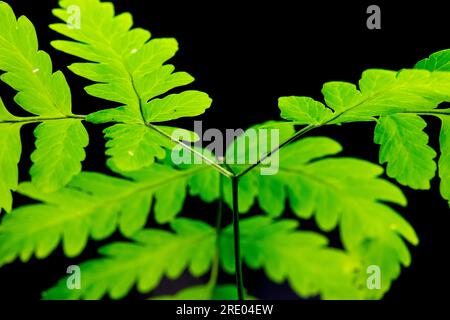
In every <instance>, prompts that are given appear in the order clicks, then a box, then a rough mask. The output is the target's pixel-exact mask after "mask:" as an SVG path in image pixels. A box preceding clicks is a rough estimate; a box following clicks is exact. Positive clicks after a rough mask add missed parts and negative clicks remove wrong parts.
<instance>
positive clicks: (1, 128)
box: [0, 100, 22, 212]
mask: <svg viewBox="0 0 450 320" xmlns="http://www.w3.org/2000/svg"><path fill="white" fill-rule="evenodd" d="M1 107H2V103H1V100H0V110H1ZM20 128H21V125H20V124H14V123H13V124H10V123H7V124H5V123H0V137H2V140H3V141H5V142H6V143H5V142H3V141H2V143H0V211H1V209H5V210H6V211H7V212H10V211H11V209H12V201H13V199H12V194H11V191H15V190H16V189H17V186H18V180H19V172H18V168H17V164H18V163H19V160H20V155H21V153H22V144H21V141H20Z"/></svg>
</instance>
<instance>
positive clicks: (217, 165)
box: [145, 122, 234, 178]
mask: <svg viewBox="0 0 450 320" xmlns="http://www.w3.org/2000/svg"><path fill="white" fill-rule="evenodd" d="M145 124H146V126H148V127H149V128H151V129H153V130H155V131H156V132H158V133H159V134H161V135H163V136H164V137H166V138H168V139H170V140H172V141H173V142H175V143H177V144H179V145H180V146H181V147H183V148H184V149H185V150H187V151H189V152H192V153H193V154H195V155H197V156H199V157H200V158H201V159H202V160H203V161H205V162H206V164H208V165H210V166H211V167H213V168H214V169H216V170H217V171H219V172H220V173H221V174H223V175H224V176H226V177H228V178H233V177H234V174H233V173H232V172H230V171H228V170H227V169H225V168H224V167H222V166H221V165H219V164H217V163H216V162H214V161H212V160H211V159H209V158H208V157H205V156H204V155H203V154H202V153H201V152H198V151H197V150H195V149H194V148H191V147H190V146H188V145H187V144H185V143H184V142H183V141H179V140H177V139H174V138H173V137H172V136H171V135H169V134H167V133H166V132H164V131H162V130H160V129H159V128H158V127H157V126H154V125H153V124H151V123H148V122H147V123H145Z"/></svg>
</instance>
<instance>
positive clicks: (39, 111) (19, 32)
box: [0, 2, 72, 116]
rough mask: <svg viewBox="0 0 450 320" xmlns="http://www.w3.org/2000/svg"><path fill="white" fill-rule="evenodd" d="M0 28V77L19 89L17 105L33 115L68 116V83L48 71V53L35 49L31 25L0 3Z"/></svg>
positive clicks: (35, 42) (69, 98) (35, 44)
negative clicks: (1, 73)
mask: <svg viewBox="0 0 450 320" xmlns="http://www.w3.org/2000/svg"><path fill="white" fill-rule="evenodd" d="M0 29H1V30H2V33H1V35H0V70H2V71H5V72H6V73H4V74H3V75H2V76H1V77H0V79H1V80H2V81H3V82H5V83H7V84H8V85H9V86H11V87H12V88H14V89H15V90H17V91H19V93H18V94H17V95H16V97H15V101H16V102H17V104H18V105H20V106H21V107H22V108H23V109H24V110H26V111H28V112H30V113H33V114H36V115H41V116H68V115H71V114H72V113H71V96H70V89H69V86H68V84H67V82H66V80H65V78H64V75H63V74H62V73H61V72H56V73H52V63H51V60H50V57H49V56H48V54H47V53H45V52H43V51H38V41H37V37H36V32H35V30H34V27H33V24H32V23H31V22H30V21H29V20H28V19H27V18H26V17H24V16H22V17H20V18H19V19H16V17H15V15H14V12H13V11H12V9H11V7H10V6H9V5H8V4H7V3H5V2H0Z"/></svg>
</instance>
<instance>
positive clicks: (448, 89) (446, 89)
mask: <svg viewBox="0 0 450 320" xmlns="http://www.w3.org/2000/svg"><path fill="white" fill-rule="evenodd" d="M449 61H450V54H449V51H448V50H444V51H440V52H437V53H435V54H433V55H431V56H430V57H429V58H427V59H424V60H422V61H420V62H419V63H417V64H416V66H415V69H404V70H401V71H399V72H394V71H388V70H379V69H369V70H366V71H365V72H364V73H363V74H362V77H361V80H360V81H359V83H358V86H359V88H358V87H357V86H355V85H353V84H351V83H347V82H328V83H325V84H324V86H323V89H322V93H323V95H324V100H325V102H326V105H324V104H322V103H320V102H318V101H314V100H312V99H311V98H308V97H282V98H280V99H279V108H280V110H281V117H282V118H284V119H286V120H289V121H292V122H293V123H296V124H302V125H310V126H316V127H317V126H322V125H328V124H340V123H344V122H356V121H374V120H375V121H377V126H376V129H375V142H376V143H378V144H380V145H381V149H380V157H379V159H380V163H381V164H383V163H387V173H388V175H389V177H391V178H394V179H396V180H397V181H398V182H399V183H401V184H403V185H406V186H409V187H411V188H413V189H429V188H430V181H431V179H432V178H433V177H434V175H435V170H436V164H435V161H434V158H435V156H436V153H435V152H434V150H433V149H432V148H431V147H430V146H428V135H427V134H426V133H425V132H423V129H424V127H425V125H426V123H425V121H424V120H423V119H422V118H421V116H422V115H436V116H446V115H450V110H448V109H440V108H438V106H439V105H440V103H442V102H450V72H446V71H450V68H449V65H450V62H449Z"/></svg>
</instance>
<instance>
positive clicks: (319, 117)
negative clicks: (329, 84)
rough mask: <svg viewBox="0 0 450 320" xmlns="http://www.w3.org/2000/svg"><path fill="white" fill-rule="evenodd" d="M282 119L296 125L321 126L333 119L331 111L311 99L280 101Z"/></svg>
mask: <svg viewBox="0 0 450 320" xmlns="http://www.w3.org/2000/svg"><path fill="white" fill-rule="evenodd" d="M278 106H279V108H280V110H281V117H282V118H283V119H286V120H290V121H293V122H295V123H296V124H320V123H322V122H323V121H325V120H328V119H329V118H330V117H331V114H332V112H331V110H330V109H328V108H327V107H325V106H324V105H323V104H322V103H320V102H318V101H315V100H314V99H311V98H309V97H282V98H280V99H278Z"/></svg>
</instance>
